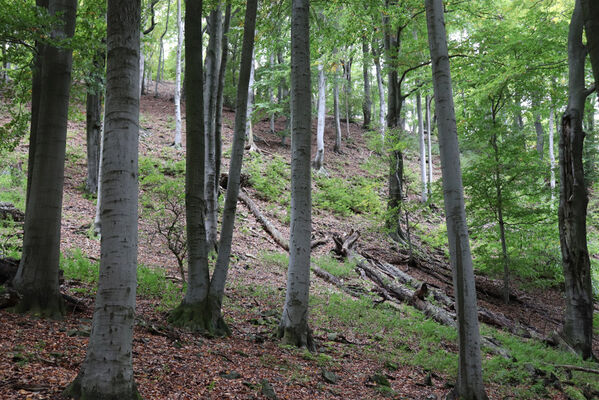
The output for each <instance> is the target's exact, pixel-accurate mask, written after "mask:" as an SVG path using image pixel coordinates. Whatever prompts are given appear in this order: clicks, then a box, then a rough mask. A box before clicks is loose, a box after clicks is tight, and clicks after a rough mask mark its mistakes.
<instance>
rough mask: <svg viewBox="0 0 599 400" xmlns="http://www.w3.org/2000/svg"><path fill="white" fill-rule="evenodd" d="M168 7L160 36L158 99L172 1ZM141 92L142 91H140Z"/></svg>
mask: <svg viewBox="0 0 599 400" xmlns="http://www.w3.org/2000/svg"><path fill="white" fill-rule="evenodd" d="M167 4H168V5H167V7H166V23H165V24H164V31H163V32H162V35H160V50H159V52H158V66H157V67H156V82H155V87H154V97H158V82H160V77H161V75H163V70H164V36H165V35H166V33H167V32H168V20H169V17H170V14H171V0H168V3H167ZM140 90H141V89H140Z"/></svg>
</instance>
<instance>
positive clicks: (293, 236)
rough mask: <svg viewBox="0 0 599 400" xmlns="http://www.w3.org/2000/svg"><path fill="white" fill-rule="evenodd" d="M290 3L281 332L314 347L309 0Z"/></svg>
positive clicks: (290, 339)
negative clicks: (287, 207)
mask: <svg viewBox="0 0 599 400" xmlns="http://www.w3.org/2000/svg"><path fill="white" fill-rule="evenodd" d="M291 7H292V8H291V115H292V122H291V124H292V127H291V135H292V139H291V229H290V241H289V269H288V272H287V292H286V295H285V305H284V308H283V314H282V316H281V323H280V325H279V336H280V337H281V338H282V340H283V342H284V343H287V344H291V345H294V346H298V347H307V348H309V349H313V348H314V343H313V339H312V333H311V331H310V328H309V327H308V298H309V292H310V250H311V249H310V234H311V227H312V220H311V211H312V199H311V173H310V159H311V157H310V150H311V148H310V147H311V146H310V142H311V140H310V136H311V115H310V114H311V104H310V28H309V15H310V14H309V8H310V2H309V0H292V3H291Z"/></svg>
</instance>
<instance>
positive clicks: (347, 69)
mask: <svg viewBox="0 0 599 400" xmlns="http://www.w3.org/2000/svg"><path fill="white" fill-rule="evenodd" d="M351 65H352V59H351V57H350V59H349V60H347V61H343V77H344V78H345V85H344V86H343V91H344V93H345V128H346V129H347V138H348V139H349V136H350V133H349V122H350V118H351V116H352V110H351V101H350V99H351Z"/></svg>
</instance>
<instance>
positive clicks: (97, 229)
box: [94, 129, 104, 238]
mask: <svg viewBox="0 0 599 400" xmlns="http://www.w3.org/2000/svg"><path fill="white" fill-rule="evenodd" d="M103 164H104V129H101V130H100V156H99V162H98V190H97V191H96V194H97V195H96V216H95V217H94V234H95V235H96V236H99V237H100V238H101V236H102V213H101V211H102V209H101V207H100V205H101V204H102V172H103V169H104V168H103Z"/></svg>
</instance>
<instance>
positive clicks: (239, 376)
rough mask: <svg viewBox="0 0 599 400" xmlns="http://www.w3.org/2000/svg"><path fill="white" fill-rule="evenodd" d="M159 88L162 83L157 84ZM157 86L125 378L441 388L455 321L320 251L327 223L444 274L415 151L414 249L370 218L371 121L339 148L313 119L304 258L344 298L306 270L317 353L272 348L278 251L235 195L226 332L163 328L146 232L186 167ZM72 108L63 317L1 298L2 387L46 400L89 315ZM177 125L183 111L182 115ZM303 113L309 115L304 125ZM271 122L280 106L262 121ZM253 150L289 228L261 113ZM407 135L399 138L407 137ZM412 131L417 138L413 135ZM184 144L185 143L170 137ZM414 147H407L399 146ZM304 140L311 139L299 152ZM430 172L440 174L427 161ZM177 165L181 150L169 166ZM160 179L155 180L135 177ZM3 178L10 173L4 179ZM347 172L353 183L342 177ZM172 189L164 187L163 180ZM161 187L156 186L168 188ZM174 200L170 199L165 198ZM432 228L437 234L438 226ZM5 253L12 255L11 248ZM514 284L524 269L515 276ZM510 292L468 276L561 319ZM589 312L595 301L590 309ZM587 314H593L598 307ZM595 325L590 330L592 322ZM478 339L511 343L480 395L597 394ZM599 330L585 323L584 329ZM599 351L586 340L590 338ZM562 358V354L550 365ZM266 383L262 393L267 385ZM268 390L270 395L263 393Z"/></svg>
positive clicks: (143, 146) (167, 296) (148, 108)
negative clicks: (15, 308) (313, 167)
mask: <svg viewBox="0 0 599 400" xmlns="http://www.w3.org/2000/svg"><path fill="white" fill-rule="evenodd" d="M165 92H166V90H165ZM169 97H170V96H168V95H167V94H165V93H163V94H162V96H161V97H159V98H155V97H154V96H153V95H146V96H144V97H142V103H141V117H140V124H141V128H142V130H141V135H140V171H141V172H140V179H141V185H140V195H141V201H140V218H139V229H140V232H139V244H140V247H139V257H138V261H139V264H140V269H139V273H138V303H137V307H138V308H137V312H138V315H137V318H136V322H137V323H136V327H135V337H134V354H133V358H134V369H135V374H136V376H135V379H136V382H137V385H138V388H139V390H140V393H141V394H142V396H143V397H144V398H146V399H252V398H279V399H336V398H345V399H366V398H367V399H379V398H398V399H441V398H444V397H445V395H446V394H447V393H448V392H449V391H450V388H451V385H452V382H454V380H455V374H456V371H457V354H456V351H457V346H456V333H455V331H454V330H453V329H451V328H449V327H446V326H443V325H440V324H438V323H436V322H434V321H432V320H431V319H429V318H427V317H425V316H424V314H423V313H421V312H420V311H417V310H415V309H414V308H413V307H412V306H409V305H405V304H397V303H396V302H394V301H392V299H390V298H388V297H386V296H385V295H381V294H380V293H381V292H380V291H379V292H375V291H373V289H374V287H375V285H374V284H373V283H372V281H371V280H369V279H368V278H367V277H366V276H364V274H363V273H362V274H360V273H356V271H358V272H359V270H360V269H359V268H356V264H355V262H352V261H346V260H341V261H340V260H338V259H337V258H335V257H334V256H333V255H332V254H331V251H332V250H333V249H334V248H335V244H334V242H333V237H334V236H340V237H345V236H346V235H347V234H348V233H350V232H351V231H353V230H354V231H359V232H360V234H361V236H360V238H359V240H358V242H357V244H356V246H355V248H354V251H355V252H356V253H360V254H363V255H367V256H369V257H370V258H371V259H373V260H378V261H381V262H386V263H388V264H391V265H394V266H396V267H398V268H399V269H400V270H401V271H403V272H405V273H408V274H409V275H411V276H412V277H414V278H416V279H418V280H420V281H424V282H426V283H427V284H428V285H429V287H431V288H434V289H436V290H438V291H440V292H443V293H445V294H446V295H447V296H451V295H452V287H451V272H450V269H449V266H448V263H447V259H446V254H445V250H444V248H443V247H442V246H437V247H435V246H432V243H433V242H434V237H435V232H438V231H439V229H440V226H442V224H443V222H444V219H443V215H442V208H443V207H442V203H441V202H439V201H438V198H435V200H434V203H433V204H431V205H430V206H429V205H425V206H422V205H420V204H419V202H418V193H419V190H418V178H417V176H418V173H417V171H418V169H417V168H418V157H417V154H416V152H413V151H409V150H408V151H407V152H406V168H407V170H408V171H407V177H408V181H409V185H408V187H409V190H408V193H407V194H408V199H409V204H410V212H409V220H410V232H411V239H412V245H413V249H412V251H413V253H412V257H410V252H409V249H408V247H406V246H398V245H397V244H395V243H394V242H392V241H391V240H390V239H389V238H388V237H387V235H386V234H385V233H384V229H383V225H384V222H383V218H382V216H383V213H384V210H385V201H384V199H385V190H386V175H385V174H386V170H387V165H386V162H385V159H384V157H382V156H380V155H379V154H377V151H376V149H377V146H376V134H368V133H366V132H364V131H363V130H362V129H361V127H360V126H359V125H358V124H354V123H352V124H350V135H349V137H346V136H345V124H344V123H342V129H343V132H344V142H343V148H342V153H341V154H336V153H334V152H333V151H332V148H333V143H334V128H333V121H332V119H327V123H326V129H325V168H326V171H327V173H328V176H323V175H316V174H314V179H313V201H314V210H313V228H312V229H313V240H314V241H315V242H316V241H318V242H319V243H318V246H316V247H315V248H314V250H313V263H314V265H316V266H317V267H319V268H320V269H322V270H325V271H328V272H329V273H330V274H332V275H333V276H334V277H336V278H338V279H340V281H341V283H342V286H343V287H344V288H346V289H347V288H349V289H351V290H352V291H354V292H357V293H361V297H358V298H356V296H354V297H352V296H351V295H349V294H347V293H346V291H343V290H342V289H340V288H339V287H338V285H337V286H336V285H333V284H331V283H329V282H327V281H325V280H323V279H321V278H319V277H317V276H315V275H314V274H313V275H312V281H311V296H312V300H311V315H310V325H311V327H312V329H313V333H314V336H315V338H316V339H317V345H318V352H317V353H310V352H307V351H302V350H297V349H294V348H289V347H286V346H281V345H280V344H279V342H278V341H277V339H276V338H275V336H274V333H275V330H276V326H277V324H278V318H279V315H280V311H281V309H282V304H283V300H284V296H285V280H286V268H287V263H288V257H287V254H286V252H285V251H284V250H283V249H282V248H281V246H280V245H278V244H277V243H276V242H275V240H274V239H273V238H272V237H271V236H270V235H269V234H268V233H267V232H266V231H265V230H264V229H263V227H262V224H261V223H260V222H259V221H258V220H257V218H256V217H255V215H254V214H253V213H252V212H251V211H250V210H249V209H248V207H247V205H246V204H245V203H243V202H239V204H238V215H237V219H236V230H235V235H234V241H233V257H232V261H231V269H230V276H229V280H228V287H227V292H226V299H225V304H224V307H223V308H224V312H225V318H226V321H227V322H228V324H229V325H230V327H231V328H232V331H233V334H232V336H231V337H229V338H216V339H215V338H205V337H200V336H197V335H193V334H190V333H188V332H185V331H183V330H179V329H174V328H171V327H169V326H168V324H167V322H166V317H167V315H168V310H170V309H172V308H173V307H174V306H175V305H176V304H177V303H178V302H179V300H180V298H181V296H182V291H181V288H182V282H181V278H180V276H179V271H178V269H177V263H176V259H175V257H174V256H173V255H172V253H171V252H170V251H169V250H168V247H167V243H166V241H165V240H164V238H162V237H160V235H157V233H156V223H155V220H154V221H153V220H152V213H153V212H155V211H156V210H157V209H159V204H161V203H162V202H163V201H164V197H160V196H164V194H162V195H161V194H159V191H157V189H156V188H157V187H158V186H159V185H160V184H161V183H164V182H175V183H174V184H175V185H176V184H177V182H179V181H181V180H182V179H184V175H183V172H184V171H183V170H182V169H181V168H182V166H181V160H184V150H178V149H175V148H173V147H171V146H170V144H171V143H172V137H173V135H174V133H173V131H174V120H173V115H174V105H173V103H172V102H171V101H169V99H168V98H169ZM82 110H84V105H82V104H79V103H77V102H75V103H74V104H73V106H72V114H73V116H75V117H74V118H72V119H71V122H70V123H69V133H68V142H67V164H66V172H65V176H66V179H65V188H64V205H63V225H62V246H61V250H62V254H63V255H64V259H63V263H62V266H63V269H64V271H65V272H64V283H63V286H62V289H63V290H64V292H65V293H67V294H69V295H70V296H72V297H73V298H75V299H77V300H78V301H79V304H78V306H77V307H76V309H75V310H72V312H70V313H69V315H68V316H67V318H65V319H64V320H63V321H57V322H53V321H42V320H37V319H34V318H31V317H27V316H21V315H15V314H11V313H10V312H8V311H7V310H1V311H0V349H1V351H0V352H1V353H2V354H3V357H2V359H1V360H0V382H1V383H0V398H3V399H52V398H57V396H58V394H59V393H60V391H61V390H62V389H63V388H64V387H65V386H66V385H67V384H68V383H69V382H70V381H72V379H74V377H75V376H76V374H77V371H78V368H79V365H80V363H81V362H82V361H83V357H84V355H85V350H86V344H87V336H89V329H90V325H91V318H92V312H93V299H94V291H95V288H94V283H95V281H96V280H97V277H96V276H95V274H96V273H97V264H96V263H97V261H98V258H99V249H100V242H99V240H98V239H97V238H94V237H93V235H92V234H91V231H92V229H91V223H92V221H93V218H94V215H95V199H93V198H92V197H90V196H89V195H87V194H85V193H84V192H83V190H82V188H83V186H84V185H83V182H84V181H85V171H86V169H85V168H86V156H85V154H86V153H85V151H86V150H85V149H86V147H85V118H84V116H83V111H82ZM233 120H234V113H233V112H232V111H231V110H225V113H224V127H223V131H224V132H223V141H224V146H223V152H224V161H223V162H224V165H223V169H222V171H223V172H226V171H227V168H228V155H229V152H230V151H229V150H228V149H230V144H231V135H232V128H233ZM184 125H185V124H184ZM315 126H316V121H314V130H315ZM284 129H285V121H284V119H279V120H277V122H276V130H277V131H282V130H284ZM254 133H255V135H256V145H257V147H258V149H259V151H258V154H249V153H248V152H246V154H245V156H244V157H245V158H244V173H245V174H246V176H247V180H246V184H245V185H244V190H245V191H246V193H247V195H248V196H249V197H250V198H251V199H252V200H253V202H254V203H255V204H256V205H257V207H258V209H259V210H260V211H261V212H262V213H263V214H264V216H265V217H266V218H268V220H269V221H270V222H271V223H272V224H273V225H274V226H275V227H276V229H277V230H278V231H279V232H281V234H282V235H283V236H284V237H288V235H289V229H288V214H287V213H288V205H289V204H288V196H289V192H288V185H289V181H288V179H289V168H288V165H289V162H290V161H289V140H287V144H286V145H283V144H281V139H280V138H279V137H278V136H276V135H273V134H272V133H270V132H269V124H268V121H260V122H258V123H256V125H255V126H254ZM408 140H410V139H409V138H408ZM414 140H415V139H414ZM184 145H185V142H184V143H183V146H184ZM412 148H416V147H414V146H412ZM314 149H315V137H314V144H313V150H314ZM26 153H27V145H26V141H23V142H22V143H21V145H20V146H19V147H18V149H17V151H16V152H15V153H13V155H11V158H10V159H7V160H3V161H0V174H4V175H7V174H9V175H11V177H12V176H14V177H19V176H20V177H21V178H20V180H19V179H16V178H15V179H12V178H11V179H3V180H2V181H0V182H1V184H2V186H1V188H2V191H3V193H0V201H8V200H11V201H13V202H15V203H17V204H18V202H16V201H14V199H18V198H19V196H20V198H21V200H22V196H23V188H24V183H23V179H22V175H19V174H22V171H18V168H16V167H15V166H16V165H17V164H18V162H20V161H21V162H23V165H25V160H26ZM433 162H434V165H435V167H436V169H435V179H439V177H440V169H439V162H438V159H437V158H435V159H434V161H433ZM183 165H184V163H183ZM149 176H153V177H154V178H156V177H158V181H156V180H153V179H148V177H149ZM9 181H10V182H12V183H11V184H10V185H9V184H8V183H7V182H9ZM348 185H351V188H348ZM175 187H176V186H175ZM180 195H181V193H178V192H168V193H166V196H174V197H173V198H175V199H177V198H178V197H177V196H180ZM178 199H179V200H180V197H179V198H178ZM437 236H439V235H437ZM16 254H18V252H16V253H14V252H13V254H11V255H16ZM520 283H522V282H520ZM515 286H516V289H514V290H513V292H512V296H513V298H514V301H512V303H511V304H509V305H507V306H506V305H504V304H503V302H502V299H501V290H500V288H501V283H500V282H498V281H495V280H494V279H492V278H490V277H483V276H480V277H478V278H477V289H478V298H479V302H480V306H481V307H484V308H485V309H488V310H489V311H491V312H493V313H496V314H499V313H500V314H502V315H504V316H505V318H506V320H507V321H508V322H510V323H511V324H516V325H517V326H520V327H522V328H523V329H528V330H532V331H534V332H536V333H538V334H539V336H542V337H550V336H551V334H552V333H553V332H554V331H556V330H558V328H559V326H560V325H561V320H562V313H563V309H564V304H563V298H562V294H561V292H560V290H559V288H542V289H541V288H537V289H535V288H528V287H527V290H526V291H524V290H522V289H520V288H519V287H520V285H519V283H518V282H516V285H515ZM596 313H597V310H596ZM596 320H597V319H596ZM596 332H597V331H596ZM482 333H483V336H485V337H486V338H487V340H488V341H489V342H490V343H493V344H495V345H496V346H497V347H498V348H500V349H503V350H505V351H506V352H507V353H509V356H510V358H509V359H505V358H503V357H501V356H500V355H497V354H496V353H494V352H493V351H491V350H490V349H488V348H487V349H485V355H484V362H483V367H484V371H485V380H486V384H487V393H488V394H489V397H490V398H491V399H504V398H553V399H568V398H598V397H597V396H599V383H598V380H597V371H595V372H590V373H589V372H583V371H580V370H576V369H574V368H572V367H563V365H570V366H571V365H576V366H578V367H579V369H584V368H587V369H594V370H597V369H598V368H597V364H593V363H583V362H581V361H579V360H577V358H576V357H574V356H572V355H571V354H569V353H566V352H564V351H561V350H559V349H557V348H553V347H547V346H545V345H544V344H542V343H540V342H539V341H537V340H534V339H525V338H523V337H521V336H522V335H521V336H514V335H511V334H509V333H506V332H503V331H500V330H497V329H496V328H493V327H489V326H486V325H485V326H484V327H483V328H482ZM597 334H598V335H599V332H597ZM594 350H595V354H599V340H597V336H596V339H595V341H594ZM560 365H561V366H560ZM272 391H274V393H276V395H275V394H273V393H272ZM274 396H276V397H274Z"/></svg>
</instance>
